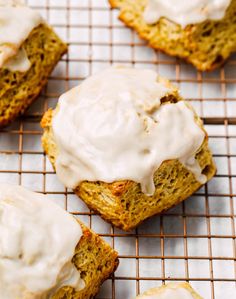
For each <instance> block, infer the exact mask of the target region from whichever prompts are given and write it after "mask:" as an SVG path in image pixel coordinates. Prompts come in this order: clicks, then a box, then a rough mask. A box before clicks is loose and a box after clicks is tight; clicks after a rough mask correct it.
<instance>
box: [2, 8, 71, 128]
mask: <svg viewBox="0 0 236 299" xmlns="http://www.w3.org/2000/svg"><path fill="white" fill-rule="evenodd" d="M5 8H6V7H2V6H1V7H0V10H1V13H2V14H1V17H2V16H3V15H4V11H3V10H4V9H5ZM24 8H25V7H24V6H20V7H19V8H18V6H17V7H12V8H9V7H7V9H8V11H7V13H8V14H9V16H5V15H4V17H6V18H10V16H11V14H12V12H11V11H10V10H9V9H13V10H14V9H24ZM25 9H29V8H28V7H26V8H25ZM32 12H33V13H34V12H35V11H32ZM19 13H21V12H20V11H19ZM21 17H22V18H23V20H24V22H25V23H24V25H25V26H24V27H23V26H22V28H20V29H19V31H20V32H21V34H22V31H23V32H25V33H27V29H29V28H31V27H33V25H32V23H31V24H30V20H29V24H28V23H27V17H28V15H26V16H25V15H24V12H22V16H21ZM36 17H38V18H39V17H40V16H38V15H37V14H36ZM12 18H13V19H14V16H12ZM1 21H2V20H1V19H0V23H1ZM17 21H18V22H15V23H14V22H12V24H13V25H12V24H11V27H12V28H13V29H14V28H15V27H16V28H15V29H14V32H12V35H13V36H14V35H15V36H16V37H15V39H16V40H18V42H19V41H20V42H21V44H20V45H19V44H18V45H16V44H12V45H10V46H6V45H4V44H1V40H0V66H1V67H0V127H2V126H5V125H7V124H9V123H10V122H11V121H12V120H14V119H15V118H16V117H17V116H18V115H20V114H22V113H23V112H24V111H25V110H26V109H27V108H28V107H29V105H30V104H31V103H32V101H33V100H34V99H35V98H36V97H37V96H38V95H39V93H40V91H41V90H42V88H43V87H44V86H45V84H46V83H47V80H48V77H49V75H50V73H51V72H52V70H53V69H54V67H55V66H56V64H57V63H58V61H59V60H60V58H61V57H62V55H63V54H64V53H66V52H67V45H66V44H65V43H64V42H63V41H62V40H61V39H60V38H59V37H58V36H57V34H56V33H55V32H54V30H53V29H52V28H51V27H50V26H49V25H47V24H46V23H45V21H43V19H42V20H41V21H40V20H37V22H35V23H33V24H34V25H35V24H37V25H36V27H33V29H32V31H31V32H30V33H29V35H28V36H25V35H24V34H22V36H21V37H20V38H19V39H18V37H17V34H18V31H17V26H19V24H18V23H19V22H20V23H21V19H20V18H19V19H18V20H17ZM31 22H32V20H31ZM17 24H18V25H17ZM27 25H28V27H27ZM14 26H15V27H14ZM30 26H31V27H30ZM5 27H6V31H9V30H13V29H9V28H10V27H9V28H8V27H7V26H5ZM3 30H4V29H3V28H2V27H0V32H1V31H3ZM1 33H2V32H1ZM2 34H3V33H2ZM22 39H24V40H22ZM4 40H5V39H4ZM6 40H8V39H7V38H6ZM12 40H13V39H12ZM19 46H20V48H18V47H19ZM15 48H16V49H15ZM11 49H13V50H14V51H15V50H16V51H15V52H16V53H17V54H16V55H15V56H11V55H9V54H12V53H10V52H9V51H11ZM4 52H5V53H4ZM13 53H14V52H13ZM21 54H23V55H26V57H27V58H26V57H25V59H24V61H23V63H24V64H25V63H26V68H25V66H23V68H22V64H23V63H22V61H21V59H20V62H19V61H18V62H17V63H16V60H18V59H19V57H18V56H19V55H21ZM1 55H2V57H1ZM4 55H5V56H6V55H9V56H10V57H9V59H8V60H7V61H6V62H4V63H2V61H1V58H4ZM17 55H18V56H17ZM15 57H18V58H17V59H15ZM1 64H2V65H1ZM27 64H29V66H28V67H27ZM19 65H20V66H19ZM24 68H25V69H24Z"/></svg>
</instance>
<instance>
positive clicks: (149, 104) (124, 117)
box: [52, 68, 206, 195]
mask: <svg viewBox="0 0 236 299" xmlns="http://www.w3.org/2000/svg"><path fill="white" fill-rule="evenodd" d="M168 92H170V90H169V89H168V88H167V87H166V85H165V84H164V83H160V82H158V79H157V74H156V73H155V72H154V71H151V70H135V69H129V68H110V69H107V70H105V71H103V72H101V73H99V74H96V75H94V76H92V77H90V78H88V79H87V80H85V81H84V82H83V83H82V84H81V85H80V86H78V87H75V88H73V89H72V90H70V91H69V92H67V93H65V94H64V95H62V96H61V97H60V99H59V106H58V109H57V110H56V114H55V116H54V117H53V122H52V129H53V134H54V138H55V141H56V144H57V146H58V149H59V155H58V156H57V159H56V172H57V174H58V177H59V179H60V180H61V181H62V182H63V183H64V184H65V185H66V186H67V187H69V188H75V187H76V186H78V185H79V183H80V182H82V181H85V180H87V181H104V182H108V183H109V182H114V181H118V180H124V179H127V180H132V181H135V182H138V183H140V184H141V187H142V191H143V192H144V193H146V194H149V195H151V194H153V193H154V191H155V186H154V182H153V175H154V172H155V171H156V170H157V169H158V168H159V166H160V165H161V164H162V162H163V161H166V160H170V159H179V160H180V161H181V162H182V163H183V164H184V165H186V167H188V168H189V169H190V170H191V171H192V172H193V173H194V174H195V176H196V178H197V179H198V180H199V181H200V182H201V183H205V181H206V177H205V176H204V175H202V174H201V169H200V166H199V165H198V162H197V161H196V160H195V158H194V157H195V154H196V152H197V150H198V149H199V148H200V146H201V144H202V143H203V140H204V138H205V133H204V131H203V130H202V129H201V128H200V127H199V124H197V123H196V122H195V115H194V113H193V111H192V110H191V109H190V108H189V106H188V105H187V104H186V103H185V102H183V101H181V102H179V103H177V104H170V103H169V104H163V105H161V106H160V99H161V98H162V97H163V96H165V95H166V94H168Z"/></svg>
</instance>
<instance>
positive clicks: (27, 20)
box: [0, 0, 42, 68]
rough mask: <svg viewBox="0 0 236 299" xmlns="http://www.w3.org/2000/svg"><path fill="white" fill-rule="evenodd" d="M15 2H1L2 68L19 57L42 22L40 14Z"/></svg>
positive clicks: (0, 60)
mask: <svg viewBox="0 0 236 299" xmlns="http://www.w3.org/2000/svg"><path fill="white" fill-rule="evenodd" d="M0 1H1V0H0ZM15 2H16V3H18V1H10V0H9V1H6V0H5V1H1V2H0V68H1V67H4V66H5V64H7V62H8V60H9V59H10V58H11V57H13V56H15V55H17V53H18V51H19V49H20V47H21V45H22V43H23V42H24V41H25V40H26V39H27V37H28V36H29V34H30V32H31V31H32V30H33V29H34V28H35V27H37V26H38V25H39V24H40V23H41V22H42V18H41V16H40V14H39V13H37V12H36V11H34V10H32V9H30V8H29V7H26V6H22V5H18V4H17V5H15ZM25 65H26V64H25ZM28 66H29V65H28ZM15 68H16V66H15Z"/></svg>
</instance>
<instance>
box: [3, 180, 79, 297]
mask: <svg viewBox="0 0 236 299" xmlns="http://www.w3.org/2000/svg"><path fill="white" fill-rule="evenodd" d="M81 236H82V231H81V227H80V225H79V224H78V222H77V221H76V220H75V218H73V217H72V216H71V215H70V214H69V213H67V212H66V211H64V210H63V209H61V208H60V207H59V206H57V205H56V204H54V203H53V202H51V201H50V200H48V199H47V197H46V196H45V195H41V194H38V193H35V192H32V191H29V190H26V189H24V188H23V187H20V186H12V185H8V184H0V286H1V291H0V299H16V298H21V299H35V298H37V299H46V298H50V297H51V295H52V294H53V293H54V292H55V290H57V289H58V288H59V287H61V286H64V285H70V286H73V287H76V288H77V289H82V288H83V287H84V281H83V280H82V279H81V278H80V273H79V271H77V269H76V268H75V266H74V264H72V262H71V260H72V257H73V255H74V251H75V247H76V245H77V243H78V241H79V240H80V238H81Z"/></svg>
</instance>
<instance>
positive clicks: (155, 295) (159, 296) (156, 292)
mask: <svg viewBox="0 0 236 299" xmlns="http://www.w3.org/2000/svg"><path fill="white" fill-rule="evenodd" d="M136 299H203V298H202V297H201V296H199V295H198V294H197V293H196V292H195V291H194V289H193V288H192V287H191V286H190V284H189V283H187V282H181V283H169V284H167V285H163V286H161V287H159V288H153V289H150V290H148V291H146V292H145V293H143V294H142V295H139V296H138V297H136Z"/></svg>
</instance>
